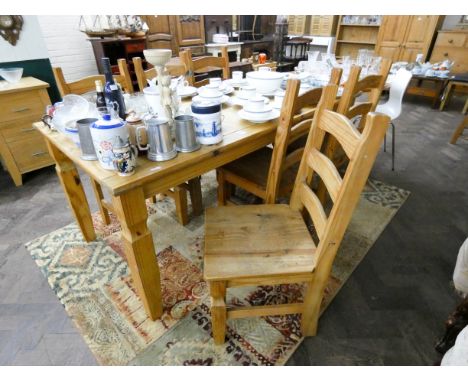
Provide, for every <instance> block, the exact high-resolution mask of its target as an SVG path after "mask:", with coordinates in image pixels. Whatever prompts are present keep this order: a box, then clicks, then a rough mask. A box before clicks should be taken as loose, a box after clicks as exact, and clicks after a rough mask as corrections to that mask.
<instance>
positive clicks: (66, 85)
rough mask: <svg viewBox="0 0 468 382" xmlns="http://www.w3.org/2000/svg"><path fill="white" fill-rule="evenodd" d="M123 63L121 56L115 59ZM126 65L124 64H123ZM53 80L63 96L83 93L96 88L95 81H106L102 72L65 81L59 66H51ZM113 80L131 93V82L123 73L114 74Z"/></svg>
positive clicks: (119, 63) (120, 63) (118, 62)
mask: <svg viewBox="0 0 468 382" xmlns="http://www.w3.org/2000/svg"><path fill="white" fill-rule="evenodd" d="M123 63H125V60H124V59H123V58H121V59H119V60H117V64H118V65H119V68H120V66H122V64H123ZM125 65H126V64H125ZM52 71H53V73H54V77H55V82H56V83H57V87H58V89H59V92H60V96H61V97H63V96H65V95H67V94H78V95H81V94H85V93H88V92H92V91H95V90H96V81H101V82H102V83H103V84H105V83H106V79H105V77H104V75H103V74H96V75H92V76H88V77H83V78H80V79H79V80H76V81H70V82H67V81H66V80H65V76H64V75H63V71H62V68H61V67H53V68H52ZM114 80H115V81H116V82H117V83H118V84H119V85H120V86H121V87H122V90H123V91H124V92H126V93H133V85H132V82H131V81H130V82H129V81H128V80H127V79H126V77H125V75H123V74H114Z"/></svg>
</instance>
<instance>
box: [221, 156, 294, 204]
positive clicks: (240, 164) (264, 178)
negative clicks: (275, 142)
mask: <svg viewBox="0 0 468 382" xmlns="http://www.w3.org/2000/svg"><path fill="white" fill-rule="evenodd" d="M272 155H273V149H271V148H269V147H263V148H262V149H260V150H257V151H254V152H253V153H251V154H248V155H246V156H244V157H242V158H239V159H237V160H235V161H233V162H230V163H228V164H227V165H225V166H223V167H222V168H221V169H220V170H219V171H222V172H224V177H225V180H226V181H227V182H229V183H232V184H237V185H239V186H240V187H242V188H243V189H245V190H246V191H249V192H251V193H252V194H254V195H256V196H258V197H259V198H262V199H265V198H266V186H267V182H268V175H269V169H270V163H271V158H272ZM298 168H299V163H296V164H295V165H294V166H292V167H290V168H288V169H286V170H285V171H284V172H283V173H282V175H281V180H280V186H279V190H278V196H287V195H289V194H290V193H291V191H292V189H293V187H294V180H295V179H296V174H297V170H298ZM239 178H242V181H241V182H239V180H240V179H239Z"/></svg>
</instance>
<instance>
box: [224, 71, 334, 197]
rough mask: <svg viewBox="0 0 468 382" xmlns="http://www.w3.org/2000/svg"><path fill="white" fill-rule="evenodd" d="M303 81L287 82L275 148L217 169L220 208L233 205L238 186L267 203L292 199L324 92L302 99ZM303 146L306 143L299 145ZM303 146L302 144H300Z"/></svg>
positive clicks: (310, 91)
mask: <svg viewBox="0 0 468 382" xmlns="http://www.w3.org/2000/svg"><path fill="white" fill-rule="evenodd" d="M340 77H341V69H339V68H335V69H333V72H332V76H331V79H330V83H331V84H335V85H338V84H339V83H340ZM300 84H301V82H300V81H299V80H293V79H290V80H288V82H287V86H286V94H285V97H284V100H283V105H282V107H281V114H280V118H279V123H278V128H277V130H276V136H275V141H274V144H273V148H270V147H268V146H267V147H263V148H262V149H260V150H256V151H254V152H252V153H251V154H248V155H246V156H244V157H242V158H239V159H237V160H235V161H233V162H230V163H228V164H226V165H224V166H223V167H220V168H218V169H217V178H218V205H226V204H228V203H232V199H231V196H232V190H233V188H234V186H237V187H240V188H242V189H244V190H246V191H248V192H250V193H251V194H253V195H255V196H256V197H258V198H260V199H261V200H262V201H263V202H264V203H276V200H277V198H278V197H280V196H284V197H287V196H289V195H290V193H291V191H292V188H293V186H294V179H295V178H296V174H297V169H298V166H299V162H300V161H301V157H302V153H303V151H304V146H305V138H306V137H307V134H308V132H309V129H310V125H311V124H310V123H311V121H312V118H313V116H314V111H315V107H316V106H317V104H318V102H319V101H320V97H321V95H322V88H316V89H312V90H309V91H307V92H305V93H304V94H302V95H299V91H300ZM299 142H302V143H299ZM298 143H299V144H298Z"/></svg>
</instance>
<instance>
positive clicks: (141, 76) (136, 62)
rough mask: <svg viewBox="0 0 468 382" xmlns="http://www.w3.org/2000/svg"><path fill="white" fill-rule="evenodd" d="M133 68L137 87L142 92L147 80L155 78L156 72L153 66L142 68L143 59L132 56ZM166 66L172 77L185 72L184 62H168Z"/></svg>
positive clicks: (182, 74)
mask: <svg viewBox="0 0 468 382" xmlns="http://www.w3.org/2000/svg"><path fill="white" fill-rule="evenodd" d="M132 61H133V68H134V70H135V75H136V78H137V82H138V89H140V91H141V92H142V91H143V89H144V88H146V87H147V86H148V80H152V79H153V78H155V77H156V76H157V75H158V73H157V72H156V69H155V68H150V69H147V70H145V69H143V61H142V59H141V57H133V58H132ZM166 68H167V70H168V72H169V74H170V75H171V76H172V77H179V76H184V75H185V72H186V68H185V65H184V64H182V63H181V64H168V65H166Z"/></svg>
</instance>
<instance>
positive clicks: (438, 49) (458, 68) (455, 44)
mask: <svg viewBox="0 0 468 382" xmlns="http://www.w3.org/2000/svg"><path fill="white" fill-rule="evenodd" d="M444 60H451V61H454V62H455V63H454V65H453V67H452V69H451V72H452V73H466V72H468V30H466V29H465V30H462V29H459V30H447V31H439V33H438V34H437V39H436V42H435V44H434V49H433V50H432V54H431V62H441V61H444Z"/></svg>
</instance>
